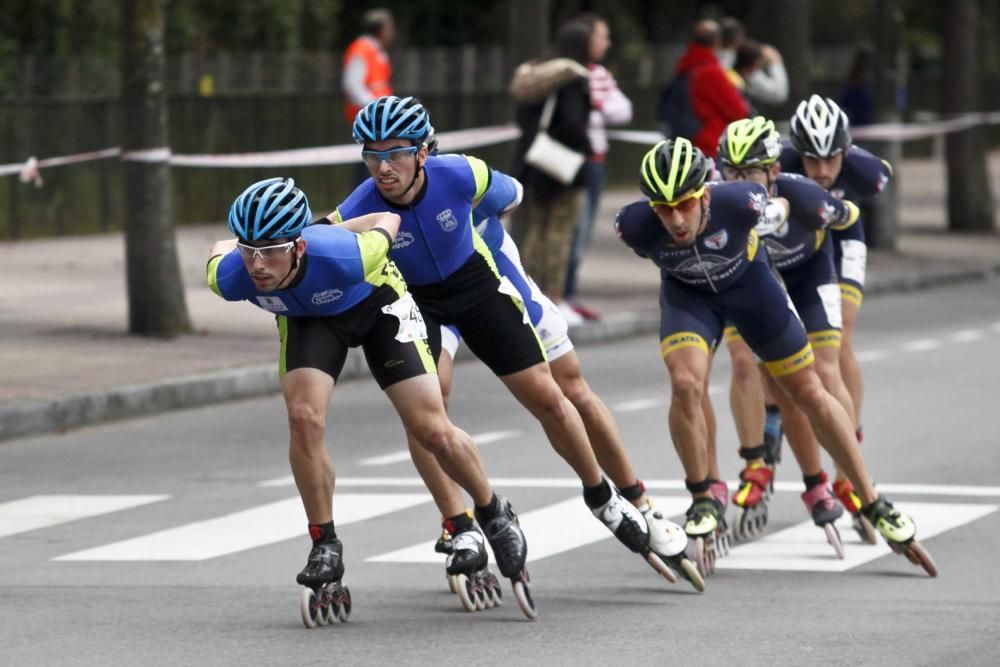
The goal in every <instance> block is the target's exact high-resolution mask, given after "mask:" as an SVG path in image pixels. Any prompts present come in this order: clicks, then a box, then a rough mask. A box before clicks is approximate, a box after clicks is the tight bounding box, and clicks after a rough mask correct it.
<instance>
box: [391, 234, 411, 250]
mask: <svg viewBox="0 0 1000 667" xmlns="http://www.w3.org/2000/svg"><path fill="white" fill-rule="evenodd" d="M415 240H416V239H414V238H413V233H412V232H404V231H402V230H400V232H399V233H398V234H396V240H395V241H393V242H392V249H393V250H402V249H403V248H405V247H406V246H408V245H410V244H411V243H413V242H414V241H415Z"/></svg>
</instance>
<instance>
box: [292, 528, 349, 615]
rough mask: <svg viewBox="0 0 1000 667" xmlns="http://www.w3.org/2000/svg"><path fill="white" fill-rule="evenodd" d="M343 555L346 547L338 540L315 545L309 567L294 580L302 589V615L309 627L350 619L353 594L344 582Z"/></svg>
mask: <svg viewBox="0 0 1000 667" xmlns="http://www.w3.org/2000/svg"><path fill="white" fill-rule="evenodd" d="M343 555H344V545H343V544H342V543H341V542H340V540H338V539H336V538H334V539H332V540H329V541H326V542H320V543H318V544H314V545H313V547H312V550H311V551H310V552H309V559H308V560H307V562H306V566H305V567H304V568H303V569H302V571H301V572H299V574H298V575H297V576H296V577H295V581H296V582H297V583H298V584H300V585H301V586H303V588H302V594H301V595H300V597H299V612H300V614H301V616H302V624H303V625H305V626H306V627H307V628H315V627H316V626H317V625H327V624H328V623H329V624H334V623H346V622H347V619H348V618H349V617H350V616H351V591H350V589H348V588H347V586H344V585H343V583H342V582H341V580H342V579H343V577H344V559H343Z"/></svg>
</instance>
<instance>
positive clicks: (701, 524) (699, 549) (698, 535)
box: [684, 498, 724, 577]
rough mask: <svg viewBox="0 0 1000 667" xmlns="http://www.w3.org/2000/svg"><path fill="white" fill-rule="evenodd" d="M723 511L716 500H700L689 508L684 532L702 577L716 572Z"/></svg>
mask: <svg viewBox="0 0 1000 667" xmlns="http://www.w3.org/2000/svg"><path fill="white" fill-rule="evenodd" d="M722 516H723V509H722V506H721V504H720V503H719V501H718V500H716V499H715V498H698V499H696V500H695V501H694V502H693V503H692V504H691V507H689V508H688V511H687V513H686V520H685V522H684V532H685V534H687V536H688V540H689V541H690V543H691V556H692V558H693V559H694V562H695V563H696V564H697V565H698V571H699V572H701V575H702V577H707V576H709V575H710V574H712V572H714V571H715V561H716V560H718V558H719V557H720V556H721V555H722V554H721V553H720V551H719V534H720V531H721V530H722V528H723V525H724V524H723V523H722V522H723V519H722Z"/></svg>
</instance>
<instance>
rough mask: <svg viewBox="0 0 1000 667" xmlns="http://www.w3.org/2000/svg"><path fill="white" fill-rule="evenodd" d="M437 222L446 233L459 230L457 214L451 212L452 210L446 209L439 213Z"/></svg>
mask: <svg viewBox="0 0 1000 667" xmlns="http://www.w3.org/2000/svg"><path fill="white" fill-rule="evenodd" d="M437 221H438V224H439V225H441V229H443V230H444V231H446V232H451V231H454V230H455V229H457V228H458V219H457V218H455V214H454V213H452V212H451V209H450V208H446V209H445V210H443V211H441V212H440V213H438V214H437Z"/></svg>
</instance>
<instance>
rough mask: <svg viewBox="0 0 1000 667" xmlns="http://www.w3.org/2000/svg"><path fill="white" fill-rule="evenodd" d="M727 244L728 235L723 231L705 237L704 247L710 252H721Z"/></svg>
mask: <svg viewBox="0 0 1000 667" xmlns="http://www.w3.org/2000/svg"><path fill="white" fill-rule="evenodd" d="M727 243H729V234H727V233H726V230H725V229H723V230H722V231H721V232H716V233H715V234H712V235H711V236H706V237H705V246H706V247H708V248H711V249H712V250H721V249H722V248H725V247H726V244H727Z"/></svg>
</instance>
